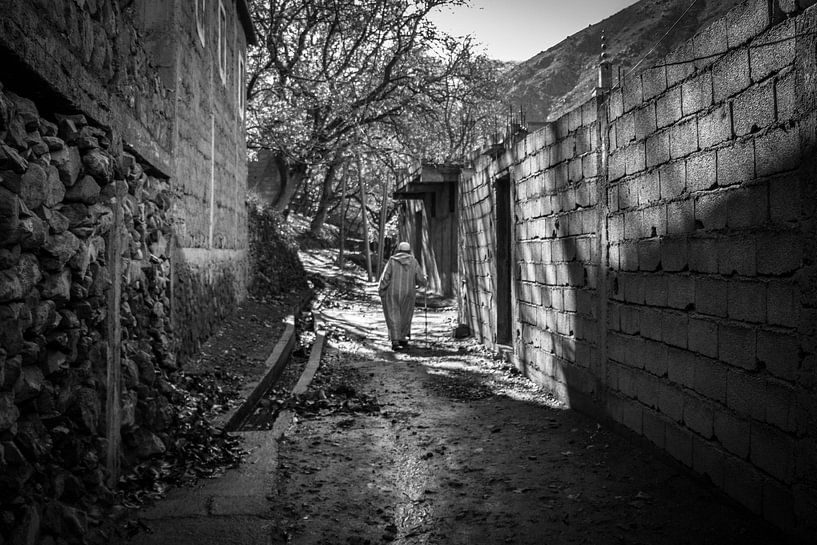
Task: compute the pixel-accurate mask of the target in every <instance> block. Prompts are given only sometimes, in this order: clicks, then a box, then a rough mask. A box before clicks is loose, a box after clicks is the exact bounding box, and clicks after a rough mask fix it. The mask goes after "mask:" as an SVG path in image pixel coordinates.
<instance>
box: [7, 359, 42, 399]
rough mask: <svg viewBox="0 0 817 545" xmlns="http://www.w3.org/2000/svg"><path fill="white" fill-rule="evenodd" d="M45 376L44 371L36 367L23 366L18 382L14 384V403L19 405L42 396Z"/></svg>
mask: <svg viewBox="0 0 817 545" xmlns="http://www.w3.org/2000/svg"><path fill="white" fill-rule="evenodd" d="M44 381H45V376H44V375H43V370H42V369H40V368H39V367H37V366H35V365H25V366H23V369H22V372H21V373H20V376H19V377H18V378H17V382H16V383H15V384H14V401H15V403H17V404H18V405H19V404H20V403H22V402H24V401H28V400H29V399H34V398H35V397H37V396H38V395H40V391H42V389H43V382H44Z"/></svg>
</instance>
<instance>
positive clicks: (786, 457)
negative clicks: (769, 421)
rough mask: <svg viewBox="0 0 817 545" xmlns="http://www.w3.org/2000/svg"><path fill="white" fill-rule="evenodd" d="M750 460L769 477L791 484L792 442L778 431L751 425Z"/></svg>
mask: <svg viewBox="0 0 817 545" xmlns="http://www.w3.org/2000/svg"><path fill="white" fill-rule="evenodd" d="M751 434H752V446H751V451H750V460H751V461H752V463H753V464H755V465H756V466H757V467H759V468H760V469H762V470H763V471H765V472H766V473H768V474H769V475H771V476H773V477H775V478H777V479H779V480H781V481H783V482H784V483H786V484H791V482H792V478H793V475H794V452H795V448H794V441H793V440H792V439H791V437H789V436H787V435H785V434H784V433H781V432H780V431H779V430H776V429H774V428H772V427H771V426H766V425H763V424H754V423H753V424H752V429H751Z"/></svg>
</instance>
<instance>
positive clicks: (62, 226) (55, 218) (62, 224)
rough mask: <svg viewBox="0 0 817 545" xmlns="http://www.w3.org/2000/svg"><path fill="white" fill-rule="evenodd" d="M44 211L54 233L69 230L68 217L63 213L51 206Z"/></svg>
mask: <svg viewBox="0 0 817 545" xmlns="http://www.w3.org/2000/svg"><path fill="white" fill-rule="evenodd" d="M42 212H43V216H44V217H45V221H46V222H48V227H49V228H50V231H51V233H52V234H55V235H58V234H60V233H64V232H65V231H67V230H68V225H69V221H68V218H67V217H65V216H64V215H63V214H62V213H60V212H58V211H56V210H52V209H50V208H43V209H42Z"/></svg>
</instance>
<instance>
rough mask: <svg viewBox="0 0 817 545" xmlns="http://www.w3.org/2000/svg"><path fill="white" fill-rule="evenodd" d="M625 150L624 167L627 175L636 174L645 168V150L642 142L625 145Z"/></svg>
mask: <svg viewBox="0 0 817 545" xmlns="http://www.w3.org/2000/svg"><path fill="white" fill-rule="evenodd" d="M624 151H625V163H626V164H625V169H626V173H627V175H628V176H632V175H633V174H637V173H639V172H641V171H643V170H644V169H645V168H646V160H647V151H646V146H645V144H644V142H636V143H634V144H631V145H629V146H627V148H626V149H625V150H624Z"/></svg>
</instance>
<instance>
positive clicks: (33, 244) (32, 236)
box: [18, 216, 46, 250]
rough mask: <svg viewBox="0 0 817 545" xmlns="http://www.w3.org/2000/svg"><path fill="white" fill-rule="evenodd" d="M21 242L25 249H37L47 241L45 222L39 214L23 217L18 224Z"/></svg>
mask: <svg viewBox="0 0 817 545" xmlns="http://www.w3.org/2000/svg"><path fill="white" fill-rule="evenodd" d="M18 229H19V232H20V244H21V245H22V247H23V249H24V250H37V249H38V248H40V247H42V245H43V243H44V242H45V237H46V228H45V223H43V220H41V219H40V218H39V217H37V216H29V217H27V218H24V219H21V220H20V223H19V224H18Z"/></svg>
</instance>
